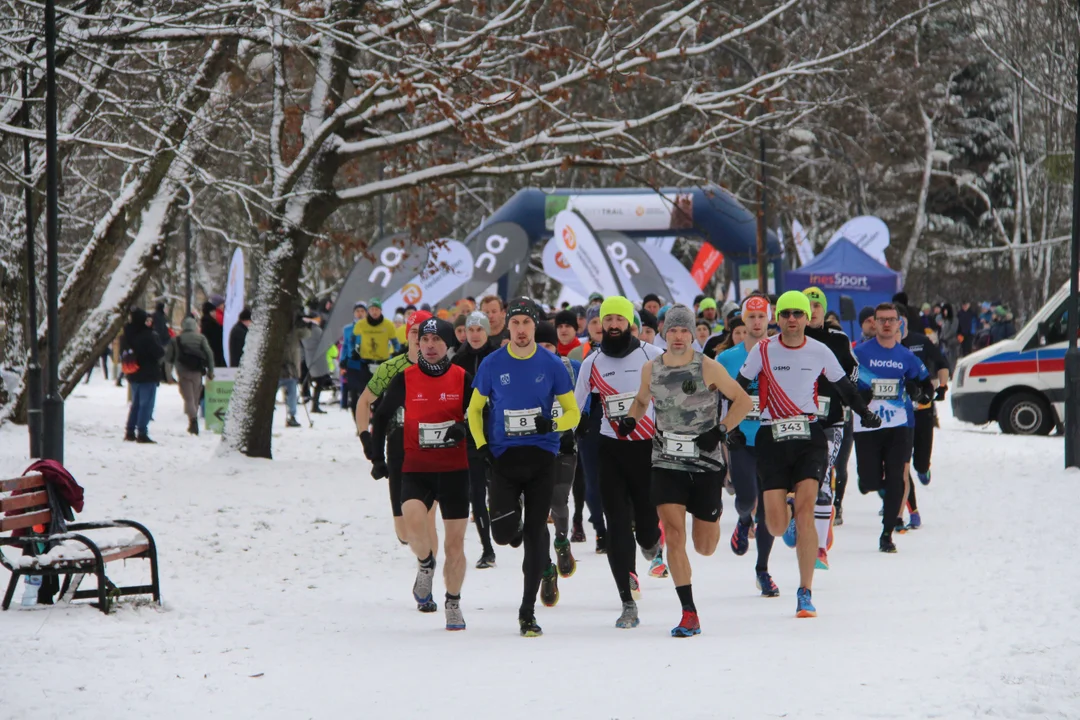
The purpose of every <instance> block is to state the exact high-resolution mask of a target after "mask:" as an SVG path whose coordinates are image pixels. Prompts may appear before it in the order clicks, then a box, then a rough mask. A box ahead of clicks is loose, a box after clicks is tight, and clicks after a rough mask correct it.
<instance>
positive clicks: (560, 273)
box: [540, 236, 589, 298]
mask: <svg viewBox="0 0 1080 720" xmlns="http://www.w3.org/2000/svg"><path fill="white" fill-rule="evenodd" d="M561 242H562V238H557V237H554V236H553V237H552V238H551V239H550V240H548V241H547V242H546V243H545V244H544V250H543V252H542V253H541V255H540V262H541V265H542V266H543V268H544V274H545V275H547V276H548V277H549V278H551V279H552V280H554V281H556V282H557V283H559V284H560V285H562V286H563V290H564V291H566V290H569V291H571V292H573V293H574V294H575V295H580V296H581V297H582V298H588V297H589V291H588V290H586V289H585V286H584V285H582V284H581V281H580V280H578V276H577V275H575V274H574V271H573V270H571V269H570V261H569V260H567V259H566V255H565V254H564V253H563V252H562V250H560V247H561Z"/></svg>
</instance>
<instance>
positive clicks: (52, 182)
mask: <svg viewBox="0 0 1080 720" xmlns="http://www.w3.org/2000/svg"><path fill="white" fill-rule="evenodd" d="M56 135H57V128H56V0H45V262H46V265H47V273H48V283H47V289H46V293H47V295H48V297H47V301H48V318H47V322H48V338H49V378H48V387H47V388H46V395H45V402H44V403H43V406H44V410H45V418H44V419H45V422H44V434H43V443H42V457H44V458H45V459H47V460H55V461H57V462H59V463H63V462H64V398H63V397H61V395H60V320H59V315H60V313H59V306H58V303H59V299H60V273H59V263H58V260H59V258H58V255H59V253H58V252H57V234H58V233H57V230H58V228H57V223H59V216H60V211H59V207H58V204H59V203H58V194H59V185H60V178H59V172H58V168H57V142H56V140H57V138H56Z"/></svg>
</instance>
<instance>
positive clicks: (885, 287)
mask: <svg viewBox="0 0 1080 720" xmlns="http://www.w3.org/2000/svg"><path fill="white" fill-rule="evenodd" d="M809 279H810V282H809V284H810V285H814V286H817V287H819V288H821V289H822V290H835V291H837V292H841V291H845V290H851V291H854V292H876V293H893V292H896V278H895V277H889V276H884V275H881V276H873V275H861V274H858V273H845V272H834V273H810V275H809Z"/></svg>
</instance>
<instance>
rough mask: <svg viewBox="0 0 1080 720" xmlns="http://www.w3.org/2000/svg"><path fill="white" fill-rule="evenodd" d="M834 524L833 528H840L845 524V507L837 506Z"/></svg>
mask: <svg viewBox="0 0 1080 720" xmlns="http://www.w3.org/2000/svg"><path fill="white" fill-rule="evenodd" d="M832 524H833V527H840V526H841V525H843V524H844V508H843V507H841V506H839V505H837V506H836V514H835V515H833V521H832Z"/></svg>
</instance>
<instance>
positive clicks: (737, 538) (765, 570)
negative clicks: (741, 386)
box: [716, 291, 780, 597]
mask: <svg viewBox="0 0 1080 720" xmlns="http://www.w3.org/2000/svg"><path fill="white" fill-rule="evenodd" d="M742 318H743V322H744V323H745V324H746V330H747V333H746V339H745V340H743V342H741V343H739V344H738V345H735V346H733V347H731V348H728V349H727V350H725V351H724V352H722V353H720V354H719V355H718V356H717V358H716V361H717V362H719V363H720V364H721V365H723V366H724V369H725V370H727V373H728V375H730V376H732V377H738V374H739V370H740V369H741V368H742V366H743V365H744V364H745V363H746V358H747V356H749V355H750V351H751V350H753V349H754V346H755V345H757V344H758V343H759V342H761V341H762V340H764V339H765V338H766V336H767V335H768V332H769V322H770V321H771V320H772V312H771V309H770V306H769V298H768V297H767V296H766V295H765V294H764V293H759V292H758V291H755V292H754V293H751V294H750V295H749V296H748V297H747V298H746V299H745V300H743V304H742ZM746 390H747V392H748V393H749V394H750V401H751V404H752V407H751V409H750V411H749V412H748V413H747V414H746V416H745V417H744V418H743V421H742V422H741V423H740V424H739V426H738V428H737V429H735V430H732V433H731V442H729V444H728V455H729V457H730V458H731V462H730V470H731V484H732V485H734V487H735V512H736V513H738V521H737V522H736V523H735V529H734V531H733V532H732V533H731V551H732V552H733V553H735V554H736V555H745V554H746V551H747V550H749V549H750V528H751V526H752V525H753V524H754V523H755V522H756V523H757V528H756V529H755V531H754V543H755V544H756V546H757V564H756V566H755V568H754V571H755V573H756V574H757V587H758V590H760V591H761V594H762V595H763V596H764V597H778V596H779V595H780V590H779V588H777V587H776V583H775V582H773V579H772V576H771V575H770V574H769V555H770V554H771V553H772V546H773V536H772V535H771V534H770V533H769V528H768V527H767V526H766V524H765V500H764V497H763V495H762V489H761V483H760V481H759V480H758V470H757V449H756V447H755V439H756V438H757V432H758V429H759V428H760V427H761V408H760V405H759V400H760V398H759V397H758V381H757V380H755V381H754V382H752V383H750V385H749V386H747V388H746ZM755 507H756V508H757V512H756V515H755V510H754V508H755Z"/></svg>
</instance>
